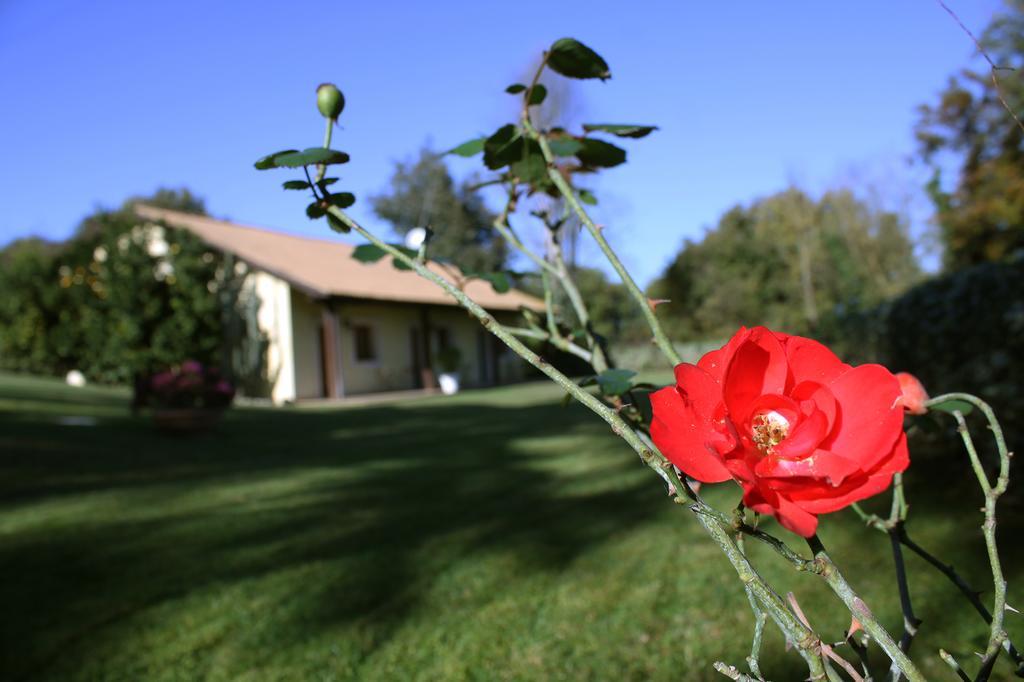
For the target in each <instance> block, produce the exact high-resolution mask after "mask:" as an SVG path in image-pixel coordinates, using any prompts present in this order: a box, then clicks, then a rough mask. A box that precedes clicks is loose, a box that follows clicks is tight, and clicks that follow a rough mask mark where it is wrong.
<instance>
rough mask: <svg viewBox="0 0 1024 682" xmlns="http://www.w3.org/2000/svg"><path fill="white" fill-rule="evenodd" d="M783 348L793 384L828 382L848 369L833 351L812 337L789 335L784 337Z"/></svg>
mask: <svg viewBox="0 0 1024 682" xmlns="http://www.w3.org/2000/svg"><path fill="white" fill-rule="evenodd" d="M785 348H786V359H787V360H788V361H789V371H790V373H791V374H792V377H793V383H794V384H799V383H801V382H803V381H814V382H817V383H819V384H829V383H831V382H832V381H834V380H835V379H837V378H839V376H840V375H841V374H843V373H844V372H846V371H847V370H849V369H850V366H849V365H847V364H846V363H844V362H843V361H842V360H840V359H839V358H838V357H836V354H835V353H833V352H832V351H830V350H829V349H828V348H827V347H825V346H823V345H822V344H820V343H818V342H817V341H815V340H814V339H808V338H804V337H802V336H790V337H788V338H787V339H786V344H785Z"/></svg>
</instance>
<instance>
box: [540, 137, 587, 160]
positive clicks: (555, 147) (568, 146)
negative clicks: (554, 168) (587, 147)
mask: <svg viewBox="0 0 1024 682" xmlns="http://www.w3.org/2000/svg"><path fill="white" fill-rule="evenodd" d="M548 148H549V149H551V153H552V154H554V155H555V156H576V152H578V151H579V150H581V149H583V143H582V142H580V141H579V140H577V139H576V138H575V137H556V138H553V139H550V140H548Z"/></svg>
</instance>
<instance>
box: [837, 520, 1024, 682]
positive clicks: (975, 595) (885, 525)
mask: <svg viewBox="0 0 1024 682" xmlns="http://www.w3.org/2000/svg"><path fill="white" fill-rule="evenodd" d="M852 506H853V507H854V511H856V512H857V514H858V515H859V516H860V517H861V519H863V520H864V522H865V523H866V524H867V525H869V526H871V527H872V528H875V529H877V530H880V531H882V532H884V533H889V522H888V521H886V520H884V519H880V518H879V517H877V516H875V515H874V514H866V513H865V512H864V511H863V510H862V509H861V508H860V507H859V506H858V505H856V504H854V505H852ZM896 534H897V537H898V538H899V541H900V544H902V545H903V546H904V547H906V548H907V549H909V550H910V551H911V552H913V553H914V554H916V555H917V556H919V557H920V558H921V559H923V560H924V561H925V562H926V563H927V564H928V565H930V566H931V567H932V568H934V569H935V570H937V571H938V572H939V573H941V574H942V575H944V576H946V578H948V579H949V581H950V582H951V583H953V585H955V586H956V588H957V589H958V590H960V593H961V594H962V595H963V596H964V599H966V600H967V601H968V603H970V605H971V606H973V607H974V610H975V611H976V612H977V613H978V615H979V616H981V618H982V619H983V620H984V621H985V623H986V624H989V625H991V623H992V614H991V613H989V611H988V608H987V607H986V606H985V605H984V604H983V603H982V602H981V599H979V595H980V594H981V593H980V592H978V590H976V589H974V588H973V587H971V585H970V584H969V583H968V582H967V581H966V580H964V578H963V576H961V575H960V574H959V573H957V571H956V569H955V568H954V567H953V566H952V565H950V564H947V563H944V562H943V561H942V560H941V559H939V558H938V557H936V556H935V555H934V554H932V553H931V552H929V551H928V550H926V549H925V548H924V547H922V546H921V545H919V544H917V543H916V542H914V540H913V539H912V538H911V537H910V535H909V534H908V533H907V529H906V526H904V525H903V524H902V523H901V524H900V525H899V528H897V529H896ZM1003 648H1004V649H1006V651H1007V653H1008V654H1009V655H1010V658H1012V659H1013V661H1014V664H1015V665H1016V671H1015V674H1016V675H1017V677H1024V656H1021V653H1020V652H1019V651H1018V650H1017V648H1016V647H1015V646H1014V645H1013V643H1012V642H1011V641H1010V639H1009V637H1007V639H1006V640H1005V641H1004V642H1003Z"/></svg>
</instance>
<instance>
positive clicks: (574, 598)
mask: <svg viewBox="0 0 1024 682" xmlns="http://www.w3.org/2000/svg"><path fill="white" fill-rule="evenodd" d="M126 398H127V396H126V394H125V393H124V392H121V391H116V390H106V389H95V388H86V389H79V390H76V389H70V388H67V387H65V386H63V385H61V384H60V383H59V382H55V381H48V380H39V379H27V378H19V377H14V376H11V375H0V467H2V470H0V500H2V507H0V512H2V513H0V553H2V555H0V604H2V607H3V608H2V616H0V628H2V631H0V679H3V680H22V679H25V680H29V679H31V680H41V679H47V680H62V681H64V680H104V679H110V680H114V679H116V680H191V679H209V680H307V679H308V680H341V679H360V680H462V679H466V680H503V679H516V680H542V679H566V680H569V679H571V680H588V679H591V680H646V679H657V680H705V679H707V680H712V679H714V680H718V679H725V678H723V677H720V676H718V675H717V673H714V672H713V671H712V669H711V663H712V662H713V661H715V660H716V659H725V660H727V661H729V662H732V663H735V664H739V665H742V664H743V658H744V656H746V654H747V653H748V647H749V639H750V632H751V627H750V625H751V618H750V614H749V612H748V608H747V603H746V598H745V596H744V595H743V592H742V590H741V589H740V586H739V583H738V581H737V580H736V579H735V576H734V574H733V573H732V569H731V568H730V566H729V564H728V563H727V562H726V560H725V559H724V557H722V556H721V555H720V554H719V552H718V550H717V548H716V547H715V546H713V545H712V544H711V542H710V541H708V540H706V539H705V537H704V536H703V534H702V532H701V531H700V529H699V527H698V526H697V524H696V523H695V521H694V520H693V519H692V518H689V517H688V512H686V511H685V510H684V509H682V508H680V507H678V506H676V505H673V504H671V503H670V502H669V501H668V500H667V498H666V496H665V495H664V493H663V492H662V490H661V487H660V484H659V481H658V480H657V479H656V478H655V477H654V476H653V474H651V473H650V472H649V471H648V470H647V469H646V468H644V467H643V466H641V465H640V463H639V461H638V460H637V459H636V457H635V456H634V455H633V454H632V453H631V452H630V451H629V450H628V449H627V448H626V447H625V446H623V445H621V444H620V443H619V441H617V440H616V439H615V438H614V437H613V436H612V435H611V434H610V433H609V432H608V430H607V427H605V426H604V425H603V423H602V422H600V421H599V420H597V419H596V418H595V417H592V416H591V415H590V414H589V413H587V412H586V411H585V410H584V409H583V408H581V407H579V406H578V405H572V406H570V407H567V408H562V407H560V406H559V404H558V402H559V399H560V395H559V393H558V391H557V390H556V389H554V388H553V387H549V386H547V385H543V384H539V385H532V384H531V385H523V386H518V387H514V388H505V389H495V390H488V391H478V392H469V393H465V394H463V395H460V396H457V397H454V398H442V397H438V398H428V399H421V400H417V401H408V402H404V403H397V404H391V405H377V406H372V407H362V408H350V409H330V410H327V409H319V410H314V409H290V410H265V409H236V410H234V411H232V412H230V413H229V414H228V415H227V417H226V419H225V421H224V423H223V424H222V425H221V426H220V427H219V428H218V429H217V430H216V431H215V432H211V433H208V434H204V435H201V436H196V437H166V436H163V435H160V434H158V433H156V432H154V430H153V429H152V428H151V426H150V424H149V422H148V421H147V420H145V419H133V418H131V417H129V416H128V413H127V409H126ZM69 416H70V417H92V418H94V419H95V423H94V424H91V425H90V424H88V423H82V422H83V421H85V422H88V420H82V419H72V420H70V423H69V420H67V419H66V418H67V417H69ZM968 477H969V469H968V468H967V467H966V465H965V464H964V462H963V461H962V459H960V458H959V457H945V458H942V457H937V456H931V457H927V456H924V455H922V456H920V457H919V458H918V459H917V461H916V466H914V467H912V469H911V474H910V476H909V486H910V490H909V495H910V501H911V503H912V505H913V510H912V522H911V526H910V527H911V530H912V532H913V533H914V534H915V535H916V536H917V538H918V540H919V542H921V543H922V544H924V545H925V546H928V547H933V548H939V547H945V548H946V549H945V552H944V556H945V557H946V558H947V559H948V560H950V561H953V562H955V563H956V564H957V566H958V568H960V569H962V570H963V571H964V572H965V573H966V574H967V575H968V576H970V578H971V579H972V580H974V581H976V583H977V584H978V585H986V586H987V582H986V581H985V577H986V575H987V564H984V563H981V561H980V558H981V555H982V551H981V550H982V543H981V539H980V534H978V533H977V532H976V528H977V526H978V524H979V523H980V520H981V516H980V514H979V513H978V512H977V508H978V506H979V504H980V502H979V501H980V495H979V494H978V493H977V492H976V491H975V490H974V488H973V487H970V486H969V485H966V484H965V482H966V483H968V484H969V479H968ZM1019 490H1020V487H1019V486H1016V485H1015V486H1014V487H1013V489H1011V492H1010V494H1009V495H1007V497H1006V498H1005V503H1004V505H1003V507H1002V514H1001V520H1002V523H1001V525H1000V536H1001V539H1002V543H1003V550H1004V551H1003V555H1004V563H1005V565H1006V567H1007V573H1008V576H1009V577H1010V580H1011V586H1010V603H1011V604H1016V605H1018V606H1019V605H1020V604H1021V602H1024V599H1021V598H1020V595H1022V591H1021V581H1020V579H1021V578H1022V577H1024V575H1022V571H1021V568H1022V565H1024V562H1022V559H1024V553H1022V551H1021V543H1020V542H1019V541H1018V542H1012V540H1014V539H1015V538H1019V537H1020V532H1021V530H1022V524H1021V520H1022V514H1021V513H1020V512H1021V507H1022V505H1021V499H1020V498H1021V496H1020V494H1019ZM964 491H968V492H964ZM707 494H708V497H709V498H710V499H711V500H712V501H713V502H714V503H715V504H716V505H718V506H719V507H720V508H727V507H728V506H731V505H733V504H735V502H736V500H737V498H738V489H737V488H736V487H735V486H733V485H731V484H726V485H721V486H716V487H715V489H712V490H709V491H708V493H707ZM964 495H966V496H967V497H966V498H964V497H963V496H964ZM878 502H879V504H881V505H884V504H886V502H887V501H886V500H879V501H878ZM822 526H823V530H822V538H823V540H824V542H825V543H826V545H828V546H829V547H830V548H831V549H832V551H833V554H834V556H835V557H836V559H837V561H838V562H839V563H840V565H841V566H843V567H844V568H845V569H846V572H847V574H848V575H849V577H850V578H851V580H852V582H853V583H854V585H855V587H856V588H857V589H859V590H860V591H861V592H862V594H863V596H864V597H865V598H866V600H867V601H868V603H869V604H870V605H871V606H872V607H873V608H874V609H875V611H876V612H877V613H879V614H881V616H882V617H883V618H884V620H885V622H886V623H887V624H888V625H889V626H890V627H891V628H893V629H896V628H898V624H899V622H900V617H899V612H898V607H897V605H896V599H895V591H894V578H893V572H892V560H891V558H890V555H889V550H888V543H887V540H886V538H885V537H884V536H882V535H881V534H879V533H877V532H876V531H871V530H868V529H865V528H863V527H862V526H861V524H860V523H859V522H858V521H857V519H856V518H855V517H854V516H853V514H852V513H845V512H844V513H839V514H836V515H833V516H831V517H826V518H825V520H824V522H823V524H822ZM772 528H773V529H774V528H777V527H776V526H774V524H772ZM787 538H788V539H789V540H790V541H792V542H793V544H794V545H796V546H798V547H799V546H800V545H799V543H798V542H797V540H798V538H795V537H794V536H791V535H787ZM752 554H753V556H754V559H755V561H756V563H757V564H758V565H759V566H760V567H761V568H762V569H763V572H764V574H765V575H766V576H767V577H768V578H769V579H771V580H773V581H775V582H776V584H777V585H778V587H779V588H780V589H781V590H782V591H783V592H785V591H787V590H794V591H795V592H796V594H797V595H798V597H799V599H800V601H801V604H802V605H803V606H804V609H805V611H806V612H807V613H808V616H809V617H810V618H811V619H812V621H813V623H814V624H815V625H816V626H818V627H820V628H822V629H823V631H824V632H826V633H827V634H828V637H830V638H834V639H840V638H841V633H842V630H843V629H844V627H845V626H847V625H848V616H844V615H843V613H844V611H843V609H842V608H841V607H840V606H837V602H835V601H834V600H833V598H832V597H831V596H830V594H829V593H827V592H826V590H824V589H823V587H822V586H821V585H819V584H818V582H817V578H815V577H814V576H809V575H796V574H793V573H792V572H791V570H790V569H789V568H788V566H787V565H786V564H784V563H783V562H782V561H781V560H780V559H778V557H777V556H776V555H774V554H772V553H770V552H768V551H766V550H765V549H763V548H762V547H760V546H756V547H753V548H752ZM908 562H909V569H910V571H911V578H912V589H913V596H914V599H915V606H916V608H917V611H918V615H919V616H920V617H921V618H922V619H923V620H924V625H923V626H922V632H921V635H920V636H919V637H918V639H917V640H916V641H915V643H914V650H913V652H914V654H915V658H916V659H917V660H919V661H920V663H921V665H922V666H923V667H924V668H925V669H926V671H928V672H929V673H931V674H932V675H934V676H935V677H936V678H939V679H948V678H949V674H948V671H947V670H946V669H945V668H944V667H943V665H942V663H941V662H940V661H939V659H938V658H937V657H936V656H935V652H936V650H937V649H938V647H939V646H944V647H946V648H947V649H949V650H950V651H952V652H954V653H955V654H956V655H957V656H959V657H960V658H961V660H963V661H966V662H968V664H969V665H971V666H972V667H973V665H974V663H973V661H971V659H972V658H973V657H972V655H971V653H970V652H971V650H973V649H978V648H982V646H983V643H984V641H985V634H986V628H985V626H984V625H983V623H982V622H981V621H980V619H978V618H977V617H976V616H975V615H974V614H973V613H972V612H971V611H970V610H969V609H968V607H967V606H966V604H965V603H963V602H962V600H961V599H960V598H959V597H958V595H957V593H956V592H955V591H954V590H953V589H952V588H951V587H950V586H949V585H947V584H946V583H945V582H943V580H944V579H942V578H941V576H939V575H938V574H936V573H934V572H932V571H931V569H929V568H927V567H925V566H924V565H923V564H922V562H920V561H918V560H917V559H916V558H909V559H908ZM987 598H988V595H987V594H986V599H987ZM1010 619H1011V620H1010V625H1011V633H1012V634H1013V635H1014V637H1015V639H1016V640H1019V641H1022V642H1024V628H1022V627H1021V625H1020V623H1021V618H1020V617H1019V616H1014V615H1012V614H1011V615H1010ZM767 632H768V635H767V641H766V647H765V649H766V650H765V667H766V669H767V672H768V673H769V675H770V676H771V677H772V679H774V680H776V682H779V681H780V680H782V681H786V680H797V679H801V677H802V676H803V674H804V673H805V671H803V670H801V667H800V666H799V665H798V664H797V663H798V659H797V657H796V656H795V655H794V654H792V653H789V654H787V653H785V651H784V648H783V643H782V641H781V638H780V636H779V635H778V634H777V632H776V631H774V630H772V628H771V626H770V625H769V628H768V630H767ZM879 662H881V661H880V659H879ZM972 669H973V668H972ZM1009 670H1010V669H1009V666H1007V665H1006V664H1005V662H1004V663H1002V664H1001V666H1000V667H999V668H998V669H997V673H998V676H999V677H1001V678H1003V679H1005V678H1007V677H1008V676H1009V674H1010V673H1009ZM930 676H931V675H930Z"/></svg>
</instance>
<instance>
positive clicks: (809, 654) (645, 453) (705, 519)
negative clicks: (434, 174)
mask: <svg viewBox="0 0 1024 682" xmlns="http://www.w3.org/2000/svg"><path fill="white" fill-rule="evenodd" d="M327 210H328V211H329V212H330V213H331V215H333V216H334V217H335V218H337V219H338V220H339V221H341V222H342V223H343V224H344V225H346V226H347V227H349V228H350V229H352V230H354V231H355V232H356V233H358V234H360V235H362V236H363V237H365V238H366V239H368V240H369V241H370V242H371V243H372V244H374V245H375V246H377V247H379V248H380V249H382V250H384V251H385V252H386V253H388V254H389V255H391V256H392V257H393V258H395V259H397V260H398V261H400V262H402V263H404V264H405V265H407V266H409V267H410V268H411V269H412V270H414V271H415V272H416V273H417V274H419V275H420V276H421V277H424V278H425V279H428V280H430V281H431V282H433V283H434V284H436V285H438V286H439V287H441V288H442V289H444V291H445V292H447V293H448V295H450V296H451V297H452V298H454V299H455V300H456V301H458V303H459V305H461V306H462V307H463V308H465V309H466V310H468V311H469V313H470V314H472V315H473V316H474V317H475V318H477V320H479V322H480V324H481V325H482V326H483V327H484V328H485V329H486V330H487V331H489V332H491V333H492V334H494V335H495V336H497V337H498V338H499V339H501V341H502V342H503V343H504V344H505V345H506V346H508V347H509V348H510V349H512V350H513V351H514V352H515V353H516V354H517V355H519V356H520V357H522V358H523V359H524V360H526V361H527V362H528V363H530V364H531V365H533V366H534V367H536V368H537V369H538V370H540V371H541V372H542V373H543V374H545V375H546V376H547V377H548V378H550V379H551V380H552V381H554V382H555V383H556V384H558V385H559V386H561V387H562V388H563V389H565V391H567V392H568V393H569V394H570V395H572V396H573V397H574V398H575V399H576V400H578V401H579V402H581V403H583V404H584V405H585V406H587V407H588V408H589V409H590V410H591V411H592V412H594V413H595V414H597V415H598V416H599V417H601V418H602V419H603V420H604V421H605V422H606V423H607V424H608V425H609V426H610V427H611V429H612V431H613V432H614V433H615V434H616V435H617V436H619V437H620V438H622V439H623V440H624V441H626V443H627V444H628V445H629V446H630V447H631V448H633V450H634V452H636V453H637V455H639V456H640V459H641V460H642V461H643V462H644V464H646V465H647V466H648V467H650V468H651V469H653V470H654V471H655V472H656V473H658V474H659V476H662V477H666V476H667V477H668V478H669V480H670V481H671V482H672V484H673V486H674V487H675V491H676V498H675V499H676V502H678V503H680V504H685V505H686V506H687V507H688V508H689V509H690V511H692V512H694V515H695V516H696V517H697V521H698V522H699V523H700V525H701V526H702V527H703V528H704V529H705V531H707V533H708V534H709V535H710V536H711V538H712V539H713V540H714V541H715V543H716V544H717V545H718V546H719V547H720V548H721V549H722V551H723V552H724V553H725V555H726V558H727V559H728V560H729V563H731V564H732V566H733V569H734V570H735V571H736V573H737V575H738V576H739V578H740V581H741V582H742V583H743V585H744V587H745V588H748V589H749V590H750V592H751V593H752V594H753V595H754V596H755V598H756V599H757V600H758V602H759V603H760V604H761V606H762V607H763V608H764V609H765V610H766V611H767V612H768V614H769V615H770V616H771V618H772V620H773V621H774V622H775V623H776V624H777V625H778V626H779V628H780V629H781V630H782V631H783V633H784V635H785V636H786V638H787V640H789V641H790V642H792V643H793V645H794V646H795V647H796V648H797V651H798V652H799V653H800V655H801V656H802V657H803V658H804V660H805V661H806V663H807V667H808V670H809V671H810V676H811V679H812V680H824V679H826V675H827V673H826V666H825V663H824V660H823V658H822V655H821V649H820V645H821V642H820V640H819V639H818V637H817V635H815V633H814V632H812V631H811V630H810V629H809V628H808V627H807V626H805V625H804V624H803V623H801V622H800V621H799V620H798V619H797V618H796V616H795V615H794V614H793V613H792V611H790V610H789V608H788V607H787V606H786V605H785V603H784V602H783V601H782V598H781V597H779V595H778V594H776V593H775V592H774V591H773V590H772V589H771V587H769V586H768V585H767V583H766V582H765V581H764V579H763V578H761V576H760V575H759V574H758V573H757V571H755V570H754V567H753V566H751V564H750V562H749V561H748V560H747V558H746V557H745V556H744V555H743V553H742V552H740V551H739V549H738V548H737V546H736V543H735V540H734V539H733V538H732V536H731V535H730V530H731V528H730V521H729V519H728V518H727V517H725V515H724V514H722V513H720V512H718V511H715V510H714V509H712V508H711V507H708V506H707V505H706V504H704V502H703V501H702V500H700V498H699V497H698V496H697V495H696V494H694V492H693V491H692V490H691V489H690V487H689V486H688V485H686V483H685V482H683V481H682V480H680V478H679V476H678V474H677V473H676V470H675V467H674V466H673V465H672V463H671V462H669V461H668V460H667V459H665V458H664V456H662V455H661V453H659V452H658V451H657V450H656V449H654V448H652V447H649V446H648V445H647V444H646V443H645V442H644V440H643V439H642V438H641V437H640V435H639V434H637V432H636V431H634V430H633V429H632V428H631V427H630V426H629V424H628V423H627V422H626V421H625V420H624V419H622V417H620V416H619V414H618V413H617V412H616V411H615V410H613V409H611V408H610V407H608V406H607V405H605V404H604V403H603V402H601V401H600V400H599V399H598V398H597V397H595V396H593V395H591V394H590V393H589V392H587V391H586V390H584V389H583V388H581V387H580V386H578V385H577V384H576V382H574V381H573V380H572V379H570V378H569V377H567V376H565V375H564V374H562V373H561V372H560V371H558V370H557V369H555V368H554V367H552V366H551V365H550V364H549V363H548V362H547V361H546V360H544V359H543V358H541V357H540V356H539V355H537V354H536V353H534V352H533V351H532V350H530V349H529V348H528V347H527V346H526V345H524V344H523V343H522V342H521V341H520V340H519V339H517V338H516V336H515V335H514V334H512V333H511V332H509V331H508V330H507V329H506V328H505V327H504V326H502V325H501V324H499V323H498V321H497V320H496V319H495V318H494V316H493V315H491V314H490V313H489V312H487V311H486V310H484V309H483V308H482V307H481V306H480V305H479V304H478V303H477V302H476V301H474V300H473V299H471V298H470V297H469V296H467V295H466V293H465V292H464V291H462V290H460V289H459V288H458V287H457V286H455V285H454V284H453V283H452V282H450V281H448V280H447V279H445V278H444V277H442V276H441V275H439V274H437V273H436V272H434V271H433V270H431V269H429V268H428V267H427V266H426V265H425V264H424V263H421V262H419V261H417V260H416V259H414V258H411V257H410V256H408V255H407V254H405V253H404V252H402V251H401V250H399V249H397V248H395V247H394V246H392V245H390V244H387V243H386V242H384V241H382V240H381V239H379V238H378V237H377V236H376V235H374V234H373V233H371V232H369V231H367V230H366V229H365V228H363V227H362V226H361V225H360V224H359V223H357V222H356V221H355V220H353V219H352V218H350V217H349V216H348V214H346V213H345V212H344V211H343V210H341V209H339V208H338V207H337V206H331V207H329V208H328V209H327Z"/></svg>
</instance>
